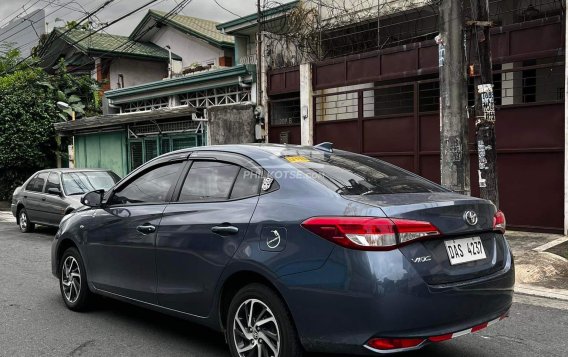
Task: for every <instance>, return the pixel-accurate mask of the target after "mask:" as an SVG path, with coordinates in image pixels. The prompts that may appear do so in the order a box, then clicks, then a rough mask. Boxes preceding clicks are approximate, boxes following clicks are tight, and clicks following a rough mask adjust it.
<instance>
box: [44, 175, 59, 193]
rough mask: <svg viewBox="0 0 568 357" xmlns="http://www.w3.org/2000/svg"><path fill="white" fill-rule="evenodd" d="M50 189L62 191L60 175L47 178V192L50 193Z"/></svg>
mask: <svg viewBox="0 0 568 357" xmlns="http://www.w3.org/2000/svg"><path fill="white" fill-rule="evenodd" d="M50 188H56V189H58V190H61V179H60V178H59V175H58V174H57V173H55V172H52V173H50V174H49V177H48V178H47V183H46V184H45V192H48V191H49V189H50Z"/></svg>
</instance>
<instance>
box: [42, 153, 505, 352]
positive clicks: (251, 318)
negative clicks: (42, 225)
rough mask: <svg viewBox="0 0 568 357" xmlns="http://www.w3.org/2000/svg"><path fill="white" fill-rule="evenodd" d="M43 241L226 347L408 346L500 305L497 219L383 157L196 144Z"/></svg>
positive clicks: (93, 281)
mask: <svg viewBox="0 0 568 357" xmlns="http://www.w3.org/2000/svg"><path fill="white" fill-rule="evenodd" d="M83 203H84V204H85V205H87V206H90V209H84V210H79V211H77V212H75V213H73V214H71V215H68V216H66V218H64V219H63V222H62V223H61V226H60V229H59V231H58V233H57V235H56V237H55V240H54V242H53V248H52V267H53V273H54V274H55V275H56V276H57V277H58V278H59V282H60V289H61V294H62V296H63V300H64V302H65V304H66V305H67V306H68V307H69V308H70V309H72V310H83V309H85V308H87V307H88V303H89V301H90V299H91V298H92V296H93V294H100V295H104V296H107V297H111V298H116V299H120V300H123V301H126V302H130V303H134V304H137V305H140V306H144V307H148V308H150V309H154V310H158V311H162V312H165V313H168V314H173V315H175V316H179V317H182V318H186V319H189V320H193V321H196V322H199V323H202V324H204V325H207V326H209V327H212V328H214V329H218V330H219V331H223V332H224V333H225V334H226V340H227V342H228V344H229V348H230V351H231V354H232V355H233V356H235V357H237V356H238V357H246V356H264V357H271V356H274V357H290V356H300V355H301V354H302V353H303V351H321V352H344V353H351V354H374V353H388V352H399V351H406V350H412V349H418V348H421V347H423V346H426V345H428V344H430V343H434V342H440V341H444V340H449V339H451V338H453V337H457V336H461V335H463V334H466V333H470V332H476V331H478V330H481V329H483V328H485V327H487V326H488V325H490V324H493V323H495V322H497V321H499V320H501V319H503V318H504V317H505V316H507V314H508V311H509V308H510V306H511V302H512V296H513V285H514V271H513V257H512V255H511V251H510V248H509V246H508V244H507V241H506V240H505V237H504V236H503V234H504V231H505V217H504V215H503V213H501V212H500V211H498V210H497V209H496V208H495V206H494V205H493V204H492V203H491V202H488V201H485V200H482V199H478V198H473V197H467V196H462V195H458V194H455V193H452V192H450V191H448V190H446V189H444V188H442V187H440V186H439V185H437V184H435V183H432V182H430V181H427V180H425V179H423V178H421V177H418V176H416V175H414V174H412V173H410V172H407V171H404V170H402V169H400V168H397V167H395V166H393V165H390V164H388V163H385V162H382V161H380V160H377V159H374V158H370V157H367V156H362V155H357V154H352V153H349V152H345V151H340V150H333V148H332V147H331V146H330V145H329V144H325V145H324V144H322V145H319V146H316V147H299V146H281V145H234V146H216V147H215V146H213V147H201V148H194V149H189V150H183V151H176V152H173V153H170V154H166V155H163V156H161V157H158V158H156V159H154V160H152V161H150V162H148V163H147V164H145V165H144V166H142V167H140V168H138V169H137V170H135V171H134V172H132V173H131V174H130V175H129V176H127V177H126V178H124V179H123V180H122V181H120V182H119V183H118V184H117V185H116V186H115V187H114V188H112V189H110V190H109V191H108V192H102V191H95V192H91V193H88V194H87V195H85V197H84V198H83Z"/></svg>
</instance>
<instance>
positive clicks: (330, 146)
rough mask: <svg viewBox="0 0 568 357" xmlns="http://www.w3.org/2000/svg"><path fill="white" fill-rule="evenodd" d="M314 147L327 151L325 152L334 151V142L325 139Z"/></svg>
mask: <svg viewBox="0 0 568 357" xmlns="http://www.w3.org/2000/svg"><path fill="white" fill-rule="evenodd" d="M314 149H317V150H321V151H325V152H333V143H330V142H329V141H325V142H323V143H321V144H317V145H315V146H314Z"/></svg>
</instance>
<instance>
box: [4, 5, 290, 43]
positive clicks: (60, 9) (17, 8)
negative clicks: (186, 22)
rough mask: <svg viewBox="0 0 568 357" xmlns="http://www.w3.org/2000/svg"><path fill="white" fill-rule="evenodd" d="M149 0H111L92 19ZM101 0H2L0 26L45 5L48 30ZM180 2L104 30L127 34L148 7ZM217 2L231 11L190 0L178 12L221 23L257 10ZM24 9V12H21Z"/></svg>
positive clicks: (118, 13)
mask: <svg viewBox="0 0 568 357" xmlns="http://www.w3.org/2000/svg"><path fill="white" fill-rule="evenodd" d="M148 1H149V0H114V2H113V3H112V4H110V5H108V6H107V8H105V9H103V10H102V11H100V12H99V13H97V17H98V20H97V19H95V22H98V21H99V20H100V22H103V23H104V22H110V21H112V20H114V19H116V18H119V17H120V16H122V15H124V14H127V13H128V12H129V11H132V10H134V9H136V8H138V7H140V6H141V5H143V4H145V3H147V2H148ZM288 1H289V0H283V1H282V2H288ZM104 2H105V0H1V1H0V27H2V26H5V25H6V24H7V23H8V22H9V21H10V20H12V19H14V18H15V17H16V16H18V15H19V14H21V15H25V14H26V13H30V12H32V11H34V10H36V9H41V8H44V9H45V11H46V15H47V16H46V21H47V23H48V24H47V27H48V30H51V29H52V28H53V26H62V25H64V23H65V22H67V21H71V20H78V19H80V18H81V17H84V16H85V10H86V11H87V12H91V11H93V10H94V9H96V8H97V7H98V6H100V5H101V4H103V3H104ZM180 2H181V0H158V1H156V2H155V3H153V4H152V5H150V6H149V7H147V8H144V9H143V10H141V11H139V12H137V13H136V14H134V15H132V16H130V17H128V18H125V19H124V20H122V21H120V22H118V23H116V24H115V25H112V26H110V27H108V28H106V29H105V31H106V32H108V33H113V34H117V35H125V36H128V35H129V34H130V32H132V30H133V29H134V27H135V26H136V24H138V22H139V21H140V20H141V19H142V17H143V16H144V14H145V13H146V12H147V9H149V8H152V9H158V10H163V11H169V10H171V9H172V8H173V7H174V6H176V4H178V3H180ZM217 2H218V3H219V4H220V5H221V6H223V7H225V8H226V9H227V10H229V11H231V12H233V13H234V14H232V13H230V12H229V11H227V10H224V9H222V8H221V7H220V6H219V5H218V4H216V3H215V1H214V0H192V1H191V3H189V4H188V5H187V6H186V7H185V9H184V10H183V11H182V12H181V14H182V15H187V16H194V17H200V18H205V19H209V20H214V21H218V22H224V21H229V20H232V19H235V18H237V16H236V15H239V16H246V15H249V14H251V13H255V12H256V0H217ZM24 10H25V12H23V11H24ZM21 15H20V16H21ZM57 19H62V20H63V21H64V22H62V21H61V20H58V21H56V20H57Z"/></svg>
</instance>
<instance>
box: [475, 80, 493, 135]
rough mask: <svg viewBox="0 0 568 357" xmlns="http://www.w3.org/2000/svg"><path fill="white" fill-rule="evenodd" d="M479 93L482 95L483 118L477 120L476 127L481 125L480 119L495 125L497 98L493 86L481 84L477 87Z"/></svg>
mask: <svg viewBox="0 0 568 357" xmlns="http://www.w3.org/2000/svg"><path fill="white" fill-rule="evenodd" d="M477 92H478V93H479V94H480V95H481V107H482V109H483V117H480V118H478V119H477V122H476V125H478V124H479V123H480V119H482V120H483V121H485V122H489V123H495V97H494V95H493V84H480V85H478V86H477Z"/></svg>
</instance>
